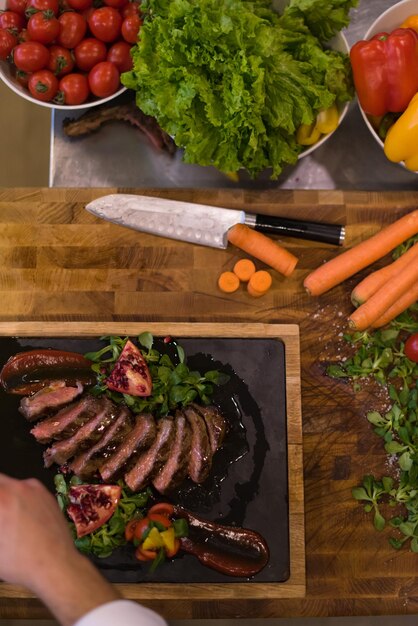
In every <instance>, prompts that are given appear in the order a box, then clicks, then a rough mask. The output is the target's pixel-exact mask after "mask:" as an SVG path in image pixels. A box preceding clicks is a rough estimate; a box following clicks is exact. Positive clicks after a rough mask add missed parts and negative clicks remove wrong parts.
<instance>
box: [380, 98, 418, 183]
mask: <svg viewBox="0 0 418 626" xmlns="http://www.w3.org/2000/svg"><path fill="white" fill-rule="evenodd" d="M384 151H385V155H386V157H387V158H388V159H389V161H393V162H394V163H400V162H401V161H404V162H405V166H406V167H407V168H408V169H409V170H412V171H413V172H417V171H418V93H417V94H415V96H414V97H413V98H412V100H411V102H410V103H409V105H408V108H407V109H406V111H404V112H403V113H402V115H401V116H400V118H399V119H398V120H397V121H396V122H395V123H394V124H393V126H391V128H389V130H388V133H387V135H386V139H385V145H384Z"/></svg>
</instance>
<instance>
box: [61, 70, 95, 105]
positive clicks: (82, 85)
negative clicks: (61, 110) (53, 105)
mask: <svg viewBox="0 0 418 626" xmlns="http://www.w3.org/2000/svg"><path fill="white" fill-rule="evenodd" d="M89 93H90V90H89V83H88V80H87V78H86V77H85V76H84V75H83V74H77V73H76V72H74V73H73V74H67V75H66V76H63V77H62V78H61V80H60V82H59V86H58V94H59V96H60V102H62V104H71V105H76V104H83V102H85V101H86V100H87V98H88V97H89Z"/></svg>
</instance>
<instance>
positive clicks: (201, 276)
mask: <svg viewBox="0 0 418 626" xmlns="http://www.w3.org/2000/svg"><path fill="white" fill-rule="evenodd" d="M116 191H123V192H130V191H132V190H127V189H123V190H122V189H121V190H115V189H106V190H103V189H102V190H99V189H94V190H87V189H2V190H0V321H3V322H28V321H29V322H30V321H32V322H35V321H36V322H51V321H59V322H62V327H63V329H65V328H66V322H73V321H78V322H83V321H84V322H88V321H90V322H91V321H95V322H123V323H128V322H145V323H146V324H147V326H148V325H150V324H152V323H156V322H162V323H164V324H166V323H167V325H169V324H170V323H172V322H200V323H202V322H204V323H213V322H222V323H225V322H228V323H231V324H234V323H237V322H240V323H244V324H246V325H249V326H252V325H253V324H255V323H262V324H268V325H269V324H273V323H274V324H298V325H299V329H300V342H301V375H302V379H301V380H302V416H303V455H304V498H305V523H306V596H305V597H304V598H298V597H287V598H277V597H268V596H267V595H263V594H260V595H258V594H256V593H254V594H253V595H252V594H250V595H247V596H246V597H245V598H244V597H242V598H237V597H235V596H234V594H233V593H231V594H230V597H227V596H228V594H227V592H226V591H225V589H224V588H222V590H220V589H219V590H218V589H217V588H216V586H212V587H211V589H210V590H209V591H208V595H204V596H203V597H201V596H200V597H194V598H193V599H192V600H190V599H187V598H181V599H179V598H178V597H176V598H174V597H172V596H170V595H168V596H166V597H164V599H163V600H162V599H159V598H155V597H153V596H152V595H150V596H149V598H147V599H146V600H145V603H146V604H147V605H148V606H150V607H153V608H155V609H157V610H160V611H161V612H162V613H163V614H164V616H165V617H167V618H168V619H180V618H201V619H202V618H236V617H246V618H257V617H281V616H283V617H286V616H325V615H334V616H337V615H371V614H373V615H379V614H407V613H411V614H413V613H416V612H418V579H417V572H418V561H417V555H416V554H413V553H411V552H409V551H408V550H407V549H404V550H401V551H400V552H396V551H394V550H393V549H392V548H391V547H390V546H389V544H388V541H387V539H388V536H389V532H387V531H383V532H381V533H377V532H376V531H374V529H373V527H372V524H371V521H370V519H369V517H368V516H367V515H366V513H364V511H363V509H362V507H361V506H359V505H358V504H357V503H356V502H355V501H354V500H353V499H352V497H351V489H352V487H353V486H355V485H357V484H358V482H359V481H360V480H361V478H362V476H363V475H364V474H365V473H368V472H376V474H377V475H381V474H383V473H387V472H388V468H387V467H386V462H387V459H386V456H385V453H384V451H383V447H382V443H381V440H380V439H379V438H378V437H377V436H376V435H374V434H373V433H372V430H371V428H370V425H369V423H368V422H367V420H366V418H365V412H366V411H367V410H368V409H370V408H372V407H376V403H377V402H378V401H379V398H378V397H377V393H376V389H374V388H373V389H365V390H363V392H361V393H359V394H355V393H354V392H353V390H352V388H351V386H349V385H345V384H343V383H341V382H337V381H334V380H330V379H328V378H327V377H326V376H324V369H325V364H326V363H327V361H329V360H332V359H336V358H338V353H339V350H340V345H341V339H340V337H339V336H340V334H341V333H342V332H343V331H344V330H345V328H346V317H347V314H348V313H349V312H350V311H351V305H350V302H349V293H350V291H351V288H352V286H353V285H354V284H355V282H357V278H356V279H351V280H348V281H347V282H346V283H345V284H344V285H341V286H339V287H337V288H335V289H333V290H332V291H331V292H329V293H328V294H325V295H324V296H321V297H320V298H310V297H308V296H307V295H306V293H305V292H304V289H303V286H302V280H303V278H304V276H305V275H306V274H307V273H308V271H309V270H310V269H311V268H314V267H316V266H318V265H319V264H320V263H322V262H323V261H324V260H325V259H328V258H331V257H332V256H334V255H335V254H337V253H338V250H337V249H336V248H334V247H332V246H327V245H322V244H318V243H313V242H304V241H301V240H295V239H287V240H285V239H284V238H283V239H282V240H281V243H282V244H284V245H285V246H286V247H287V248H288V249H289V250H290V251H292V252H293V253H294V254H296V255H297V256H298V257H299V263H298V266H297V269H296V271H295V272H294V274H293V275H292V277H290V278H282V277H279V275H277V274H274V279H273V287H272V289H271V291H270V292H269V293H268V294H267V295H266V296H264V297H262V298H258V299H253V298H251V297H250V296H248V295H247V294H246V292H245V290H240V291H239V292H236V293H235V294H232V295H225V294H222V293H221V292H219V291H218V289H217V287H216V279H217V277H218V275H219V272H221V271H223V270H226V269H231V268H232V266H233V264H234V262H235V261H236V260H237V259H238V258H241V257H242V256H244V255H243V254H241V252H240V251H238V250H235V249H233V248H229V249H228V250H226V251H223V250H215V249H210V248H203V247H199V246H193V245H191V244H183V243H180V242H175V241H172V240H169V239H161V238H157V237H154V236H151V235H145V234H141V233H138V232H135V231H132V230H128V229H125V228H121V227H118V226H115V225H112V224H109V223H106V222H103V221H100V220H98V219H96V218H94V217H93V216H92V215H90V214H89V213H88V212H86V211H85V210H84V205H85V204H86V203H87V202H88V201H90V200H91V199H93V198H95V197H99V196H100V195H103V194H105V193H114V192H116ZM136 192H138V193H143V194H148V195H159V196H161V197H168V198H173V199H181V200H185V201H195V202H204V203H207V204H213V205H217V206H226V207H230V208H240V209H242V208H244V209H246V210H248V211H252V212H262V213H270V214H275V215H282V216H292V217H298V218H301V219H309V220H318V221H329V222H334V223H343V224H346V226H347V238H346V245H347V246H351V245H352V244H354V243H357V242H358V241H360V240H362V239H364V238H365V237H367V236H369V235H371V234H373V233H374V232H376V231H377V230H379V228H380V227H381V226H382V225H383V224H385V223H389V222H391V221H393V220H394V219H396V218H397V217H399V216H401V215H403V214H404V213H406V212H408V211H410V210H412V209H415V208H416V207H417V204H418V193H414V192H397V191H394V192H341V191H286V190H278V191H244V190H240V189H237V190H188V189H176V190H169V189H166V190H157V189H154V190H153V189H141V190H136ZM258 267H262V265H261V264H258ZM362 275H363V273H362ZM360 277H361V276H360ZM336 355H337V356H336ZM138 593H142V592H138ZM218 593H221V595H222V597H221V598H219V599H217V595H218ZM20 596H21V591H20V590H18V589H15V588H10V593H9V597H8V598H2V599H1V600H0V616H1V617H3V618H11V617H13V618H19V617H32V618H40V617H43V616H44V615H45V609H44V608H43V607H42V605H41V604H40V603H39V602H38V601H37V600H36V599H30V598H28V599H24V600H23V599H22V598H21V597H20Z"/></svg>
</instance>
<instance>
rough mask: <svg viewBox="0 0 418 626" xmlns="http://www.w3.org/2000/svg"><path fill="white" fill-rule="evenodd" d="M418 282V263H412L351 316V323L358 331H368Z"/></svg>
mask: <svg viewBox="0 0 418 626" xmlns="http://www.w3.org/2000/svg"><path fill="white" fill-rule="evenodd" d="M417 282H418V263H410V264H409V265H407V266H406V267H404V268H403V269H402V270H401V271H400V272H398V273H397V274H395V275H394V276H393V277H392V278H390V279H389V280H388V281H387V283H386V284H385V285H384V286H383V287H381V288H380V289H378V290H377V291H376V293H374V294H373V295H372V296H370V298H369V299H368V300H367V301H366V302H365V303H364V304H361V305H360V306H359V307H358V309H356V310H355V311H354V313H352V314H351V315H350V317H349V318H348V319H349V323H350V325H351V326H352V327H354V328H355V329H356V330H366V328H369V327H370V326H371V325H372V324H373V323H374V322H375V321H376V320H378V319H379V318H380V317H381V316H382V315H383V314H384V313H385V312H386V311H387V309H389V307H391V306H392V305H393V304H395V303H396V302H397V300H398V299H399V298H401V297H402V296H403V295H404V294H406V293H407V292H408V291H410V290H411V289H412V288H413V287H414V286H415V285H416V283H417Z"/></svg>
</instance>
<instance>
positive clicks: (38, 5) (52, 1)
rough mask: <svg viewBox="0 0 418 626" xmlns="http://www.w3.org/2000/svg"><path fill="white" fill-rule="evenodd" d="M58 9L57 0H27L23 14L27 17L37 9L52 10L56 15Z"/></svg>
mask: <svg viewBox="0 0 418 626" xmlns="http://www.w3.org/2000/svg"><path fill="white" fill-rule="evenodd" d="M58 10H59V4H58V0H27V4H26V11H25V14H26V17H27V18H29V17H30V16H31V15H33V13H36V12H37V11H52V12H53V13H54V15H58Z"/></svg>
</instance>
